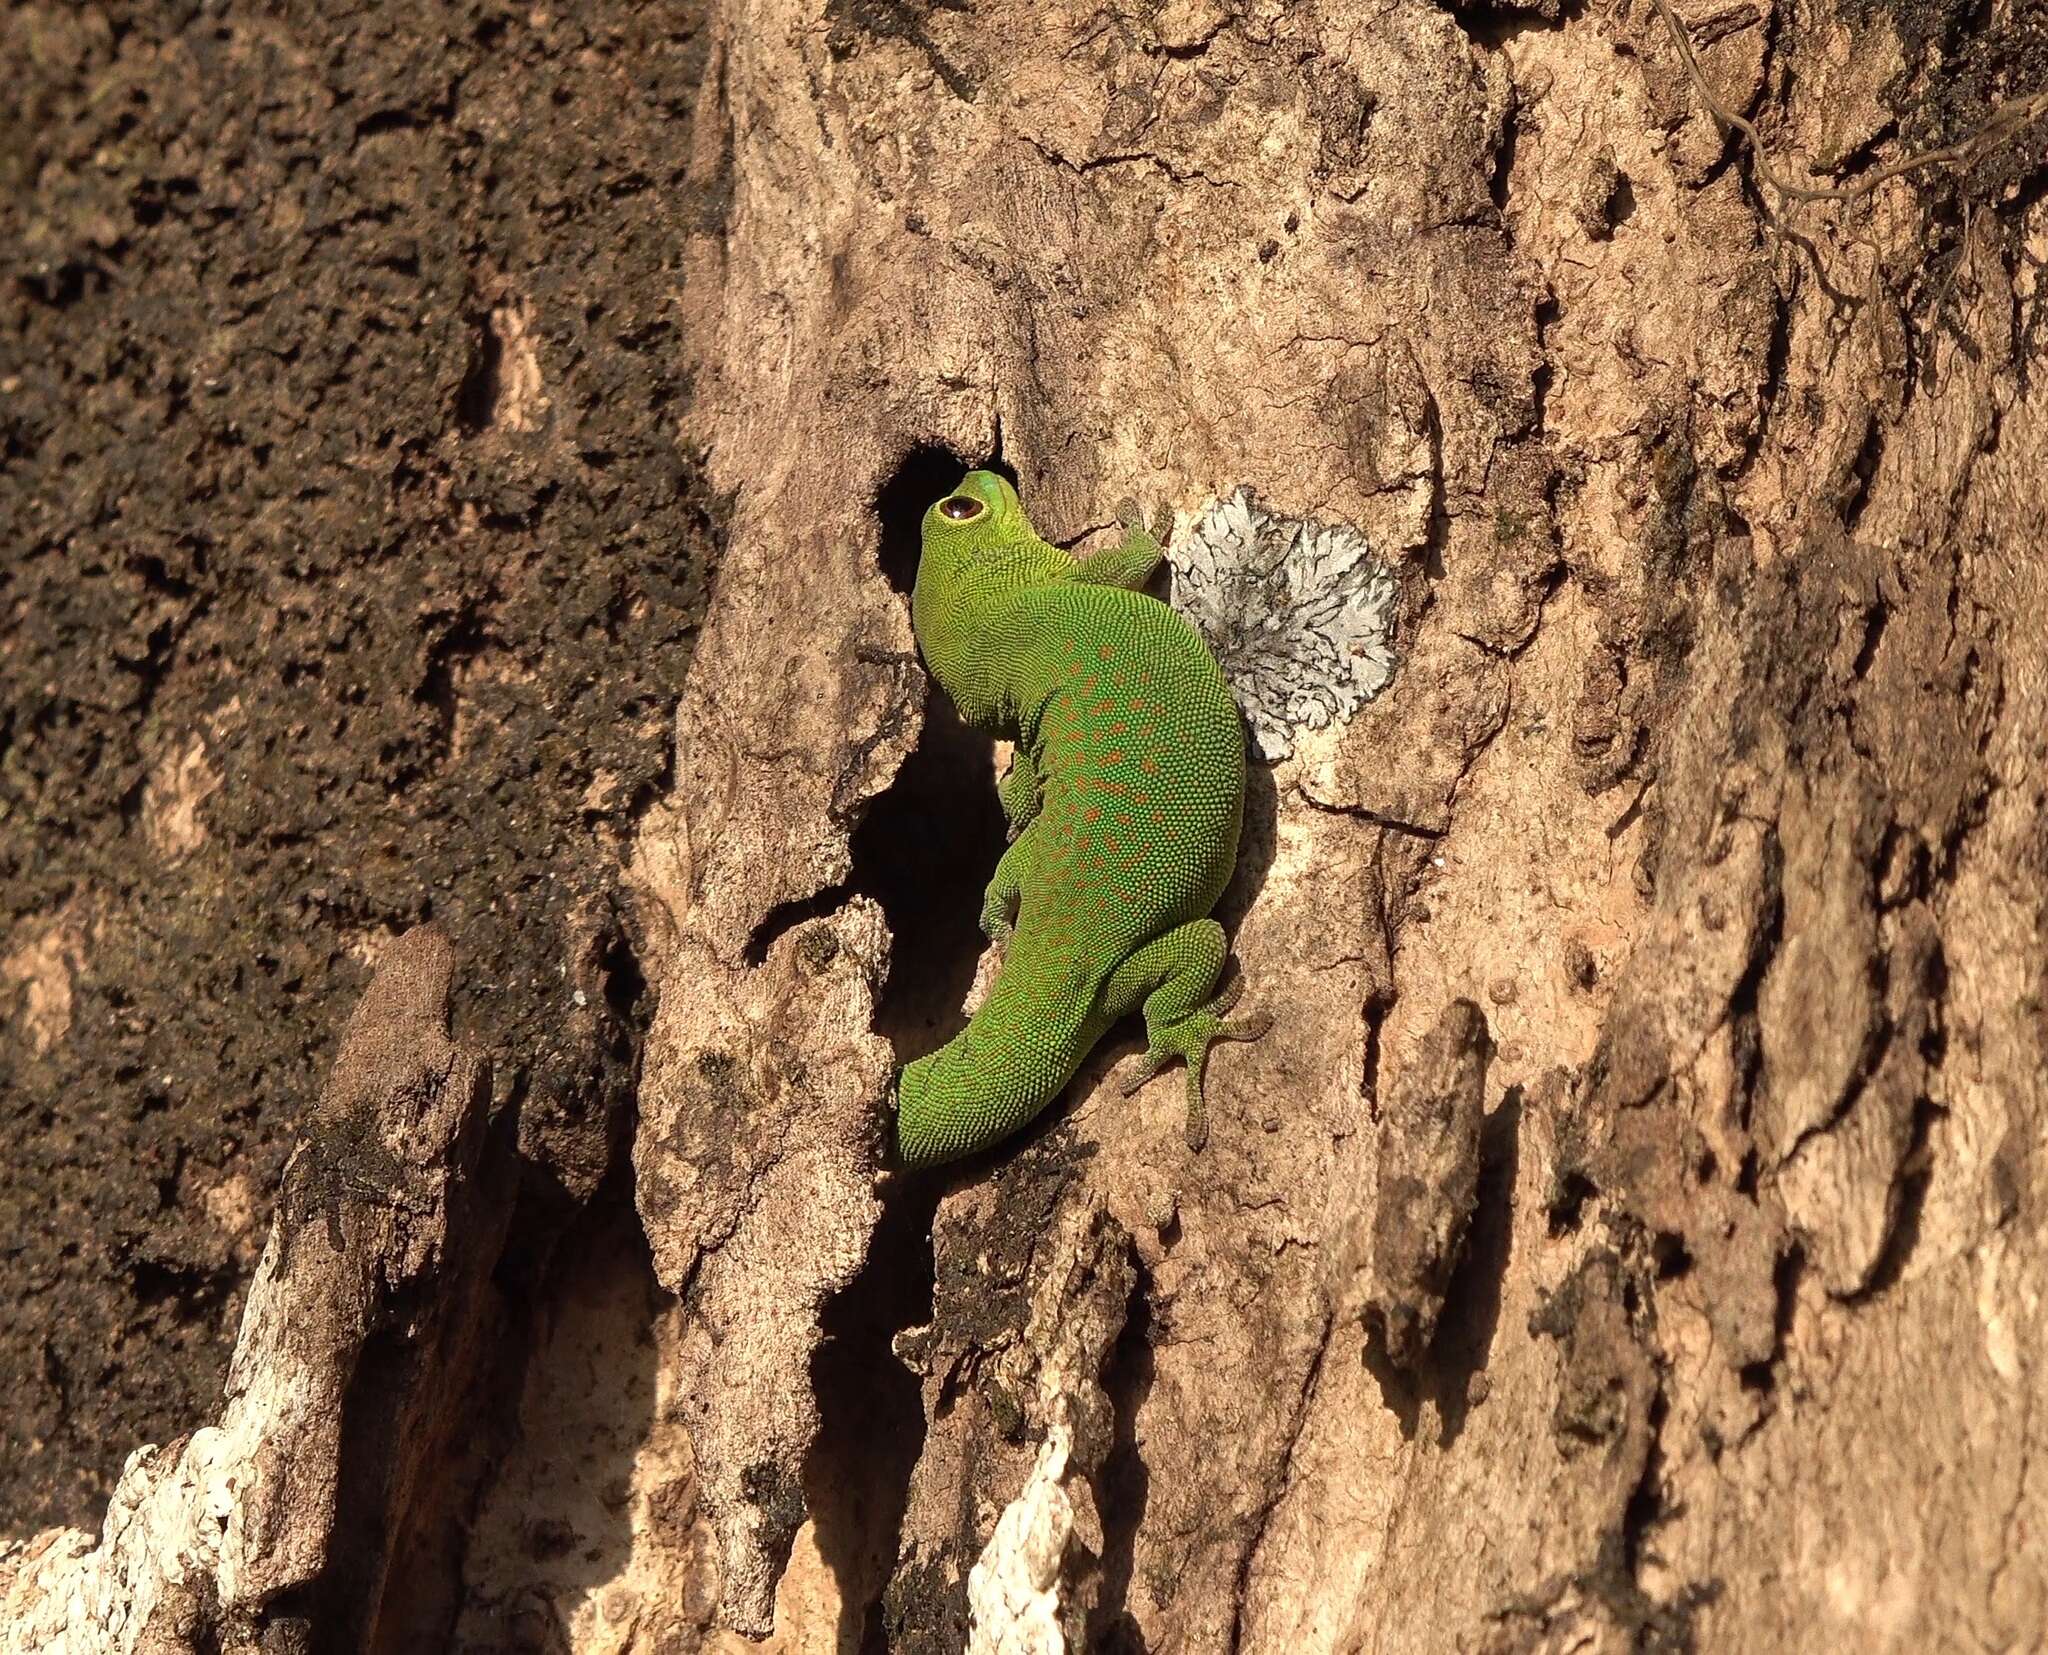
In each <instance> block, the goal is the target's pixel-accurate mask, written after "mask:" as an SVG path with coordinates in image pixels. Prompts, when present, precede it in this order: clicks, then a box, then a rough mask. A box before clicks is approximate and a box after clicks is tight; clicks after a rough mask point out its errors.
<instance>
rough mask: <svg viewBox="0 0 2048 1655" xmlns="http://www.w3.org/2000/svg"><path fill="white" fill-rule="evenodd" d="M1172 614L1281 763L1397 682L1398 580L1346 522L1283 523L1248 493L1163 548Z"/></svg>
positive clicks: (1263, 751) (1208, 513)
mask: <svg viewBox="0 0 2048 1655" xmlns="http://www.w3.org/2000/svg"><path fill="white" fill-rule="evenodd" d="M1166 560H1167V562H1168V564H1169V565H1170V566H1171V567H1172V569H1173V606H1174V607H1175V608H1176V609H1178V610H1180V612H1181V613H1182V614H1184V615H1186V616H1187V618H1188V619H1189V620H1190V621H1192V622H1193V623H1194V624H1195V627H1196V629H1197V630H1198V631H1199V632H1200V633H1201V634H1202V636H1203V637H1204V638H1205V639H1207V640H1208V644H1209V647H1210V649H1211V650H1213V651H1214V652H1215V655H1216V659H1217V661H1218V662H1219V663H1220V664H1221V665H1222V668H1223V673H1224V676H1225V677H1226V678H1228V679H1229V680H1230V687H1231V689H1232V691H1233V692H1235V694H1236V696H1237V699H1238V704H1239V705H1240V706H1242V707H1243V708H1244V712H1245V717H1246V718H1247V719H1248V720H1249V721H1250V723H1251V727H1252V737H1253V740H1254V741H1255V743H1256V744H1257V747H1258V752H1259V756H1260V757H1261V758H1263V759H1265V760H1266V761H1268V762H1269V763H1277V762H1278V761H1279V760H1281V759H1284V758H1286V757H1288V755H1289V754H1291V753H1292V752H1293V751H1294V739H1295V735H1296V733H1297V732H1299V731H1301V730H1319V729H1322V728H1324V727H1325V726H1326V725H1329V724H1331V723H1333V722H1336V723H1341V722H1342V721H1344V720H1346V719H1348V718H1350V717H1351V716H1352V714H1354V713H1356V712H1357V711H1358V709H1359V708H1360V707H1362V706H1364V705H1365V704H1366V703H1367V702H1368V701H1370V700H1372V699H1373V697H1375V696H1376V695H1378V694H1379V693H1380V691H1382V690H1383V689H1385V688H1386V687H1387V685H1388V684H1389V683H1390V682H1391V681H1392V679H1393V676H1394V606H1395V601H1396V599H1397V598H1398V597H1399V595H1400V590H1399V587H1398V586H1397V585H1396V583H1395V580H1394V576H1393V574H1392V572H1391V571H1390V570H1389V569H1388V568H1387V566H1386V564H1385V563H1384V562H1382V561H1381V560H1380V558H1379V557H1378V556H1377V555H1376V554H1375V553H1374V552H1373V549H1372V547H1371V546H1370V545H1369V544H1368V543H1367V541H1366V538H1365V536H1364V535H1363V534H1361V533H1360V532H1359V531H1358V530H1357V529H1355V528H1352V527H1351V526H1350V525H1349V524H1346V523H1323V522H1319V521H1317V520H1316V519H1314V518H1307V517H1283V516H1280V515H1278V514H1276V513H1274V512H1271V511H1269V510H1267V509H1266V508H1265V507H1263V506H1261V505H1259V504H1258V502H1257V501H1256V499H1255V498H1254V496H1253V494H1252V491H1251V489H1250V488H1249V487H1240V488H1239V489H1238V490H1237V491H1236V493H1234V494H1232V495H1231V496H1230V497H1229V498H1228V499H1223V500H1214V501H1211V502H1210V504H1209V506H1208V509H1207V510H1205V511H1204V512H1203V513H1202V515H1201V516H1200V517H1199V518H1198V519H1196V521H1195V523H1194V524H1193V526H1192V527H1191V528H1190V529H1189V530H1188V532H1187V533H1186V534H1184V535H1181V536H1178V537H1177V538H1176V539H1175V541H1174V543H1173V545H1171V546H1170V547H1168V548H1167V553H1166Z"/></svg>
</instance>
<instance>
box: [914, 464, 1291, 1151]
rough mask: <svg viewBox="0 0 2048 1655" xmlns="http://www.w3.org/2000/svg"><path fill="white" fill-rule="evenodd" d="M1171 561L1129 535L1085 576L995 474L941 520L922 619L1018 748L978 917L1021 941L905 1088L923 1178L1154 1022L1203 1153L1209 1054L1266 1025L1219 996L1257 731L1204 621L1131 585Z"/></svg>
mask: <svg viewBox="0 0 2048 1655" xmlns="http://www.w3.org/2000/svg"><path fill="white" fill-rule="evenodd" d="M1159 555H1160V554H1159V546H1158V543H1157V542H1156V541H1154V540H1153V539H1152V537H1151V536H1150V535H1148V534H1146V533H1144V531H1143V530H1141V529H1136V528H1134V529H1132V530H1131V532H1130V533H1129V534H1128V535H1127V536H1126V538H1125V539H1124V541H1123V542H1122V543H1121V544H1120V545H1118V546H1116V547H1114V548H1112V549H1110V550H1108V551H1105V552H1102V553H1099V554H1097V555H1096V556H1094V557H1092V558H1089V559H1087V560H1085V561H1077V560H1076V559H1075V558H1073V557H1072V556H1070V555H1069V554H1068V553H1066V552H1064V551H1061V550H1060V549H1059V548H1057V547H1055V546H1051V545H1048V544H1047V543H1046V542H1045V541H1043V540H1041V539H1040V538H1039V537H1038V535H1037V533H1036V532H1035V531H1034V530H1033V529H1032V527H1031V524H1030V522H1029V520H1028V519H1027V518H1026V517H1025V515H1024V511H1023V508H1022V506H1021V505H1020V504H1019V502H1018V499H1017V495H1016V491H1015V490H1014V489H1012V488H1011V487H1010V485H1009V484H1008V483H1007V482H1005V481H1004V480H1003V479H1002V478H1000V477H998V476H996V475H995V474H994V473H992V472H986V471H976V472H971V473H969V475H968V476H967V477H966V479H965V480H964V481H963V482H962V483H961V484H960V487H959V488H958V489H957V490H955V491H954V493H952V494H951V495H949V496H947V497H946V498H945V499H944V500H941V501H939V502H938V503H937V504H936V505H934V506H933V507H932V508H931V510H930V511H928V512H927V513H926V514H925V520H924V549H923V556H922V558H921V560H920V562H919V564H918V571H917V585H916V588H915V590H914V591H913V592H912V595H911V619H912V623H913V625H914V627H915V629H916V632H917V638H918V643H919V645H920V646H921V648H922V649H923V651H924V655H925V661H926V664H927V665H928V666H929V667H930V668H931V671H932V675H933V676H934V677H935V678H937V679H938V681H939V683H940V684H941V685H942V686H943V687H944V688H945V690H946V693H947V694H948V695H949V696H951V697H952V699H953V702H954V704H955V705H956V706H957V707H958V708H959V710H960V715H961V717H962V719H963V720H965V721H966V722H967V723H968V724H970V725H972V726H973V727H975V728H976V729H980V730H986V731H988V732H990V733H992V734H995V735H1000V736H1003V737H1006V738H1008V739H1010V740H1012V741H1014V742H1015V743H1016V744H1017V756H1016V760H1015V764H1014V767H1013V769H1012V771H1011V773H1010V775H1009V776H1008V777H1007V778H1006V779H1005V780H1004V782H1003V784H1002V786H1001V788H1000V789H999V792H1000V795H1001V798H1002V802H1003V808H1004V811H1005V813H1006V814H1007V815H1008V817H1009V819H1010V825H1011V828H1012V831H1013V832H1014V833H1015V834H1016V837H1015V839H1014V841H1013V842H1012V843H1011V845H1010V848H1009V849H1008V850H1007V851H1005V852H1004V854H1003V858H1002V860H1001V861H1000V862H999V863H998V864H997V866H996V872H995V876H994V878H992V879H991V880H990V881H989V887H988V894H987V896H986V898H985V900H984V902H983V905H982V926H983V929H984V930H985V931H987V932H988V934H989V935H990V937H992V938H994V939H995V940H996V941H998V942H1003V941H1005V940H1007V943H1008V947H1007V951H1006V953H1005V955H1004V959H1003V966H1002V970H1001V971H1000V972H999V973H998V974H997V977H996V980H995V983H994V985H993V986H992V987H991V989H990V991H989V995H988V998H987V1000H986V1001H984V1002H983V1004H982V1006H981V1008H980V1010H979V1011H977V1012H976V1013H975V1015H974V1018H973V1020H972V1021H971V1022H970V1023H969V1024H968V1025H967V1027H966V1028H965V1029H963V1030H962V1031H961V1032H960V1034H959V1035H958V1036H956V1037H955V1038H954V1039H953V1040H952V1041H951V1042H949V1043H948V1044H947V1045H946V1046H944V1047H942V1048H941V1049H940V1050H938V1051H936V1052H934V1053H932V1054H931V1055H930V1056H928V1057H922V1058H919V1059H917V1061H915V1062H914V1063H911V1064H909V1065H907V1066H906V1067H905V1069H904V1071H903V1074H902V1077H901V1080H900V1081H899V1084H898V1102H897V1120H896V1140H897V1148H898V1152H899V1153H900V1155H901V1157H902V1159H903V1161H904V1162H905V1164H907V1165H910V1166H922V1165H927V1164H930V1163H932V1162H935V1161H943V1160H949V1159H951V1158H953V1157H955V1156H959V1155H966V1154H970V1153H972V1152H973V1151H975V1150H978V1149H982V1148H985V1147H987V1146H988V1145H990V1144H992V1143H995V1142H996V1141H997V1140H999V1139H1001V1138H1003V1137H1006V1136H1007V1135H1009V1134H1010V1133H1012V1132H1014V1131H1016V1130H1017V1129H1018V1128H1019V1127H1021V1126H1022V1125H1024V1123H1025V1122H1027V1121H1029V1120H1030V1119H1031V1118H1032V1117H1033V1116H1034V1115H1036V1114H1037V1113H1038V1112H1039V1111H1040V1110H1041V1109H1043V1108H1044V1107H1045V1106H1046V1105H1047V1104H1048V1103H1050V1102H1051V1101H1052V1100H1053V1099H1054V1098H1055V1097H1057V1096H1058V1095H1059V1093H1060V1091H1061V1089H1062V1088H1063V1087H1064V1086H1065V1085H1066V1083H1067V1082H1068V1080H1070V1079H1071V1078H1072V1077H1073V1074H1074V1071H1075V1070H1076V1069H1077V1068H1079V1067H1080V1064H1081V1061H1082V1059H1083V1058H1085V1057H1086V1056H1087V1055H1088V1053H1089V1051H1090V1050H1091V1049H1093V1047H1094V1045H1095V1043H1096V1042H1097V1041H1098V1040H1100V1039H1101V1038H1102V1036H1103V1035H1104V1034H1105V1033H1106V1032H1107V1031H1108V1030H1109V1028H1110V1026H1111V1025H1112V1024H1114V1023H1115V1022H1116V1021H1117V1019H1119V1018H1121V1017H1124V1016H1127V1015H1129V1014H1130V1013H1131V1012H1133V1011H1137V1010H1139V1009H1141V1008H1142V1010H1143V1012H1144V1015H1145V1029H1146V1043H1147V1047H1148V1050H1147V1062H1146V1065H1145V1068H1144V1069H1143V1070H1142V1071H1141V1073H1140V1076H1139V1079H1140V1080H1142V1079H1144V1078H1146V1077H1147V1076H1149V1075H1150V1074H1152V1073H1153V1072H1155V1071H1156V1070H1157V1069H1158V1068H1159V1066H1160V1065H1161V1064H1163V1063H1165V1062H1166V1061H1168V1060H1169V1059H1171V1058H1174V1057H1180V1058H1183V1059H1185V1060H1186V1062H1187V1064H1188V1141H1189V1143H1190V1144H1191V1145H1192V1146H1194V1147H1196V1148H1199V1147H1200V1145H1201V1142H1202V1139H1203V1137H1204V1135H1205V1131H1206V1127H1205V1117H1204V1111H1203V1105H1202V1067H1203V1061H1204V1058H1205V1057H1206V1055H1207V1052H1208V1048H1209V1046H1210V1044H1211V1042H1213V1041H1215V1040H1218V1039H1252V1038H1256V1036H1257V1035H1259V1034H1260V1033H1262V1032H1264V1029H1265V1026H1266V1025H1265V1020H1264V1019H1247V1020H1245V1021H1243V1022H1238V1023H1231V1022H1226V1021H1224V1020H1223V1018H1222V1016H1221V1014H1222V1013H1223V1012H1224V1011H1226V1010H1227V1009H1228V1008H1229V1004H1230V1001H1231V1000H1232V999H1233V998H1234V994H1224V995H1220V996H1219V995H1217V994H1216V992H1215V990H1216V982H1217V978H1218V977H1219V976H1220V975H1221V974H1222V970H1223V963H1224V958H1225V955H1226V952H1227V945H1226V943H1225V940H1224V935H1223V928H1222V927H1221V926H1220V925H1218V924H1217V923H1216V922H1215V920H1213V919H1211V918H1209V917H1208V914H1209V910H1210V909H1211V908H1213V907H1214V906H1215V904H1216V899H1217V898H1218V897H1219V896H1221V895H1222V893H1223V888H1224V886H1225V885H1226V884H1228V883H1229V881H1230V875H1231V870H1232V868H1233V867H1234V865H1235V864H1236V861H1237V839H1238V830H1239V827H1240V825H1241V822H1242V820H1243V815H1244V783H1245V749H1244V728H1243V724H1242V721H1241V719H1240V717H1239V714H1238V710H1237V706H1236V703H1235V702H1234V701H1233V700H1232V699H1231V695H1230V690H1229V687H1228V686H1227V685H1226V684H1225V682H1224V679H1223V674H1222V672H1221V671H1220V670H1219V669H1218V667H1217V665H1216V662H1215V659H1214V658H1213V657H1212V656H1211V655H1210V654H1209V651H1208V648H1207V646H1206V645H1204V644H1203V642H1202V640H1201V638H1200V636H1199V635H1198V634H1197V633H1196V632H1195V630H1194V628H1193V627H1192V626H1190V625H1189V624H1188V623H1187V622H1186V621H1185V620H1183V619H1182V618H1181V617H1180V616H1179V615H1177V614H1176V613H1174V611H1173V610H1171V609H1169V608H1168V607H1167V606H1166V605H1165V604H1163V603H1160V602H1159V601H1157V600H1156V599H1154V598H1150V597H1147V596H1146V595H1145V594H1143V593H1142V592H1139V591H1136V590H1134V588H1136V587H1137V586H1140V585H1142V584H1143V582H1144V580H1145V578H1146V577H1147V576H1148V575H1149V574H1150V573H1151V571H1152V570H1153V568H1155V567H1156V566H1157V564H1158V561H1159ZM1013 916H1014V929H1013V928H1012V927H1013ZM1134 1085H1135V1083H1134Z"/></svg>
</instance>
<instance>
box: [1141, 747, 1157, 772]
mask: <svg viewBox="0 0 2048 1655" xmlns="http://www.w3.org/2000/svg"><path fill="white" fill-rule="evenodd" d="M1138 768H1139V769H1140V770H1142V771H1144V772H1145V774H1146V775H1148V776H1156V775H1158V774H1159V761H1158V760H1157V759H1155V758H1154V757H1153V756H1152V755H1151V754H1150V753H1147V754H1146V755H1145V756H1144V757H1143V758H1141V759H1140V760H1138Z"/></svg>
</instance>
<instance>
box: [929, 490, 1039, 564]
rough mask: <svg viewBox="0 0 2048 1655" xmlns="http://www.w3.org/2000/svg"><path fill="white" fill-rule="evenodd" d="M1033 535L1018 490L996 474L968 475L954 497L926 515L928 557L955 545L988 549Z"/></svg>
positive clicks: (940, 502)
mask: <svg viewBox="0 0 2048 1655" xmlns="http://www.w3.org/2000/svg"><path fill="white" fill-rule="evenodd" d="M1030 532H1031V524H1030V522H1029V521H1028V520H1027V519H1026V518H1025V516H1024V506H1023V502H1021V501H1020V500H1019V499H1018V498H1017V491H1016V490H1015V489H1013V488H1012V487H1010V484H1009V481H1008V480H1007V479H1006V478H1003V477H1000V476H998V475H997V474H996V473H995V472H993V471H970V472H968V474H967V475H966V476H965V477H962V478H961V479H960V483H959V486H958V487H956V488H955V489H954V490H953V492H952V493H951V494H949V495H947V496H946V497H945V498H944V499H943V500H938V501H935V502H934V503H933V505H932V508H931V510H929V511H927V512H926V513H925V514H924V545H925V551H926V553H927V554H929V553H930V552H932V551H933V550H934V549H943V548H945V547H947V546H951V545H973V546H985V545H987V544H988V543H989V542H990V541H991V540H1004V539H1009V538H1012V537H1014V536H1016V535H1017V534H1019V533H1022V534H1026V535H1028V534H1029V533H1030Z"/></svg>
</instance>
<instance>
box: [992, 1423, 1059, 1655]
mask: <svg viewBox="0 0 2048 1655" xmlns="http://www.w3.org/2000/svg"><path fill="white" fill-rule="evenodd" d="M1071 1446H1072V1442H1071V1437H1070V1435H1069V1433H1068V1431H1067V1428H1066V1426H1065V1425H1064V1424H1055V1425H1054V1426H1053V1428H1052V1429H1051V1430H1050V1431H1049V1432H1047V1434H1046V1438H1045V1441H1044V1442H1043V1443H1042V1444H1041V1445H1040V1447H1039V1450H1038V1463H1037V1464H1036V1465H1035V1466H1033V1467H1032V1470H1031V1476H1030V1479H1029V1480H1028V1481H1027V1482H1026V1483H1025V1484H1024V1487H1023V1489H1022V1490H1021V1491H1020V1492H1019V1493H1018V1495H1017V1498H1016V1499H1014V1500H1012V1501H1011V1502H1010V1503H1009V1504H1008V1505H1007V1506H1005V1507H1004V1508H1003V1514H1002V1516H1001V1517H1000V1518H998V1519H997V1520H996V1527H995V1533H993V1534H992V1535H990V1536H989V1541H988V1545H987V1546H985V1547H984V1548H983V1549H982V1553H981V1556H980V1557H979V1558H977V1559H976V1560H975V1564H974V1567H973V1568H972V1569H970V1570H969V1571H968V1574H967V1619H968V1635H967V1655H1066V1649H1067V1638H1066V1629H1065V1627H1064V1625H1063V1624H1062V1622H1063V1620H1064V1616H1063V1614H1062V1605H1061V1602H1060V1567H1061V1564H1062V1563H1063V1562H1064V1561H1065V1558H1066V1555H1067V1542H1068V1541H1069V1540H1070V1539H1071V1538H1072V1537H1073V1533H1074V1502H1073V1500H1072V1499H1071V1498H1069V1497H1068V1494H1067V1490H1066V1477H1067V1457H1068V1454H1069V1453H1070V1451H1071Z"/></svg>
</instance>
